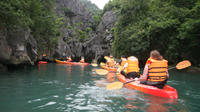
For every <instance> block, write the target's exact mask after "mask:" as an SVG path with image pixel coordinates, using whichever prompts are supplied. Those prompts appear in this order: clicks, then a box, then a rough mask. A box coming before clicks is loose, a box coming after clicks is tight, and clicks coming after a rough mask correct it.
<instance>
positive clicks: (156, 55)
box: [150, 50, 163, 60]
mask: <svg viewBox="0 0 200 112" xmlns="http://www.w3.org/2000/svg"><path fill="white" fill-rule="evenodd" d="M150 57H152V58H153V59H157V60H162V59H163V57H162V56H161V55H160V53H159V52H158V51H157V50H152V51H151V52H150Z"/></svg>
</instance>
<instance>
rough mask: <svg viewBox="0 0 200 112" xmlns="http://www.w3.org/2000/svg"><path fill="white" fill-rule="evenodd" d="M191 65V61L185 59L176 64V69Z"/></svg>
mask: <svg viewBox="0 0 200 112" xmlns="http://www.w3.org/2000/svg"><path fill="white" fill-rule="evenodd" d="M189 66H191V63H190V61H188V60H184V61H181V62H179V63H178V64H177V65H176V69H184V68H186V67H189Z"/></svg>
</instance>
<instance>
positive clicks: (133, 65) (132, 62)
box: [127, 56, 139, 73]
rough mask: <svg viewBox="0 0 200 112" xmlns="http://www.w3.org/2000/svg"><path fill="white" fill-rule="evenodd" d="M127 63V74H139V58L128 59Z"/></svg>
mask: <svg viewBox="0 0 200 112" xmlns="http://www.w3.org/2000/svg"><path fill="white" fill-rule="evenodd" d="M127 62H128V67H127V73H130V72H139V61H138V59H137V58H135V57H133V56H131V57H128V60H127Z"/></svg>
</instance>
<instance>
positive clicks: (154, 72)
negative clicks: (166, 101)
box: [139, 50, 169, 89]
mask: <svg viewBox="0 0 200 112" xmlns="http://www.w3.org/2000/svg"><path fill="white" fill-rule="evenodd" d="M167 68H168V61H167V60H165V59H163V57H162V56H161V55H160V53H159V52H158V51H157V50H153V51H151V53H150V58H149V59H148V60H147V62H146V65H145V68H144V72H143V75H142V78H141V79H139V80H141V81H142V82H141V83H142V84H146V85H152V86H155V87H158V88H160V89H162V88H163V87H164V85H165V84H166V82H167V79H168V77H169V75H168V70H167Z"/></svg>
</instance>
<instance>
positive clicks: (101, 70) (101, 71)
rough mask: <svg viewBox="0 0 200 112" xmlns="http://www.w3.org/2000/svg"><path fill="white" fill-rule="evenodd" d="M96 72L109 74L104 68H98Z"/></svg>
mask: <svg viewBox="0 0 200 112" xmlns="http://www.w3.org/2000/svg"><path fill="white" fill-rule="evenodd" d="M96 73H97V74H99V75H106V74H108V71H107V70H104V69H96Z"/></svg>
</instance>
